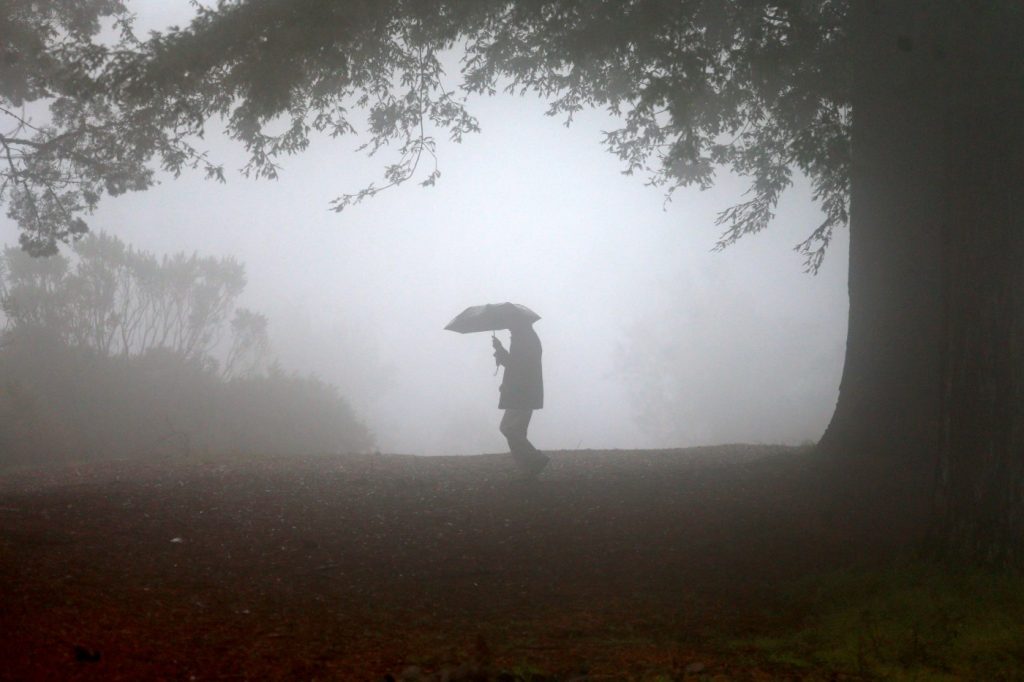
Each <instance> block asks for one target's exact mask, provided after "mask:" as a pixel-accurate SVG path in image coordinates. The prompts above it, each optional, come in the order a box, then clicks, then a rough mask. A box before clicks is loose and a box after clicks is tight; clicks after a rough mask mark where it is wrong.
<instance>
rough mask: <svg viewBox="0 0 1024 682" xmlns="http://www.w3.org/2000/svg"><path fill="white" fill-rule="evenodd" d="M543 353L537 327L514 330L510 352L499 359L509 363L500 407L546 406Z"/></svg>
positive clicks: (503, 379) (506, 364) (502, 385)
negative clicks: (542, 363) (535, 328)
mask: <svg viewBox="0 0 1024 682" xmlns="http://www.w3.org/2000/svg"><path fill="white" fill-rule="evenodd" d="M541 352H542V350H541V346H540V337H538V336H537V332H535V331H533V327H527V328H526V329H525V330H516V331H513V332H512V340H511V342H510V343H509V348H508V353H504V354H501V355H500V356H499V362H501V364H503V365H505V374H504V375H503V377H502V380H501V399H500V400H499V401H498V409H499V410H513V409H514V410H539V409H541V408H542V407H544V376H543V373H542V371H541V362H540V356H541Z"/></svg>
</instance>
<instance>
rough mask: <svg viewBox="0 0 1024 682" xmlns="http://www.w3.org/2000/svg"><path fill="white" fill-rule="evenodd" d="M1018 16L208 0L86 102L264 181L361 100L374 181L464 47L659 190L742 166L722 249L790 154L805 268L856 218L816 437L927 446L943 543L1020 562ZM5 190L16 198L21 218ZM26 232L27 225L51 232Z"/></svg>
mask: <svg viewBox="0 0 1024 682" xmlns="http://www.w3.org/2000/svg"><path fill="white" fill-rule="evenodd" d="M1021 35H1024V5H1022V4H1021V3H1020V2H1018V1H1017V0H873V1H872V0H818V1H817V2H813V1H812V2H806V1H803V0H799V1H798V0H756V1H754V2H747V1H741V0H625V1H623V0H524V1H522V2H507V1H498V0H389V1H381V2H373V3H353V2H346V1H344V0H334V1H324V0H260V1H256V0H238V1H234V2H228V1H226V0H221V2H219V3H218V4H217V6H216V7H214V8H209V9H203V8H200V9H198V11H197V17H196V19H195V20H194V22H193V23H192V24H191V25H190V26H188V27H185V28H182V29H175V30H171V31H168V32H167V33H165V34H158V35H154V36H153V37H152V38H151V39H150V40H148V41H147V42H146V43H145V44H140V45H132V46H131V50H130V51H132V52H134V54H127V51H126V53H125V54H116V55H115V54H113V53H111V52H105V53H103V56H102V58H100V59H94V60H92V61H90V62H89V63H90V64H95V65H97V66H96V68H95V69H94V70H93V71H90V72H89V76H90V80H89V88H88V89H87V90H88V92H89V93H99V94H96V95H94V96H95V97H96V98H97V104H96V107H95V109H96V110H97V111H98V112H99V113H98V114H97V115H98V116H99V118H100V119H103V118H104V117H108V116H110V115H112V114H114V113H116V112H115V109H116V110H117V111H120V112H121V113H122V115H121V117H120V118H116V117H115V118H116V120H117V121H119V124H120V122H126V123H125V125H128V126H129V127H130V128H131V130H132V131H133V134H132V135H128V136H127V137H126V140H127V141H128V142H127V144H134V146H133V147H132V153H128V152H127V151H126V150H125V148H124V144H126V143H125V142H122V140H120V139H118V140H116V141H111V143H110V148H111V149H114V150H116V152H117V153H116V154H115V156H116V157H117V158H128V159H135V158H138V157H137V156H133V154H134V153H135V151H136V150H137V151H138V154H140V155H145V154H155V153H160V154H166V151H165V150H167V149H172V150H173V149H174V148H175V147H174V145H175V144H178V143H179V142H180V140H182V139H185V138H183V137H182V135H186V136H187V135H190V134H191V135H195V134H201V133H202V132H203V130H204V126H205V125H206V124H207V122H208V121H210V120H212V119H216V118H218V117H222V118H223V119H224V120H225V122H226V125H227V129H228V132H229V134H230V135H232V136H233V137H235V138H236V139H238V140H240V141H241V142H242V143H243V144H244V145H245V146H246V148H247V150H248V151H249V153H250V163H249V165H248V166H247V169H246V171H247V172H248V173H250V174H254V175H257V176H269V177H273V176H274V175H275V174H276V173H277V170H278V166H277V164H278V162H279V157H280V156H282V155H284V154H288V153H294V152H297V151H300V150H302V149H304V148H305V147H306V146H307V145H308V143H309V139H310V138H309V136H310V134H311V133H312V132H313V131H323V132H327V133H330V134H332V135H342V134H347V133H350V132H352V131H353V130H354V124H353V123H352V120H351V119H350V116H351V112H352V111H353V110H358V109H361V110H363V111H364V112H365V113H366V117H367V121H366V132H367V133H368V135H369V141H368V142H367V145H366V149H367V150H368V151H370V152H376V151H379V150H381V149H383V148H385V147H387V146H389V145H391V144H394V145H395V146H396V147H397V152H398V156H397V160H396V161H395V162H393V163H391V164H390V165H388V166H387V167H386V169H385V186H386V185H390V184H397V183H400V182H402V181H405V180H407V179H409V178H411V177H413V176H414V174H415V172H416V171H417V169H418V167H419V164H420V162H421V161H422V160H423V159H424V158H426V159H429V158H430V157H431V156H432V155H433V154H434V152H435V145H436V142H435V138H434V135H436V134H439V132H443V133H446V134H448V135H449V136H450V137H452V138H455V139H459V138H460V137H461V136H462V135H463V134H465V133H466V132H470V131H473V130H475V129H476V127H477V126H476V122H475V121H474V120H473V118H472V116H470V115H469V114H468V112H467V111H466V110H465V108H464V105H463V100H462V99H460V97H457V96H456V95H455V94H454V93H453V91H452V89H451V88H450V87H449V86H448V85H447V84H446V83H445V80H444V74H443V69H442V68H441V56H442V55H443V54H444V53H445V52H446V51H448V50H458V51H461V52H462V53H463V55H464V59H463V61H462V62H461V69H462V79H463V82H462V87H463V89H464V90H465V91H466V92H470V93H493V92H496V91H497V90H499V89H503V88H505V89H509V90H511V91H515V92H537V93H539V94H541V95H543V96H545V97H547V98H548V99H549V101H550V102H551V108H550V113H552V114H555V115H562V116H566V117H567V118H570V119H571V117H572V115H573V114H574V113H575V112H577V111H579V110H580V109H581V108H582V107H587V106H599V107H604V108H606V109H608V110H610V111H612V112H613V113H616V114H618V115H619V116H620V117H621V119H622V126H621V127H620V128H618V129H617V130H612V131H610V132H609V133H608V134H607V137H606V144H607V145H608V147H609V149H610V150H611V151H612V152H613V153H615V154H617V155H618V156H619V157H621V158H622V159H623V161H624V163H625V164H626V170H627V171H628V172H640V173H645V174H647V177H648V179H649V181H650V182H652V183H653V184H656V185H661V186H664V187H666V189H667V190H668V191H671V190H672V189H673V188H675V187H677V186H685V185H697V186H701V187H704V186H707V185H709V184H710V183H712V182H713V180H714V174H715V172H716V170H717V169H719V168H721V167H723V166H724V167H726V168H730V169H732V170H733V171H735V172H737V173H739V174H741V175H746V176H749V177H750V178H751V192H750V194H749V195H748V198H746V199H745V200H743V201H742V202H741V203H739V204H737V205H736V206H734V207H732V208H730V209H727V210H726V211H724V212H723V213H722V215H721V217H720V220H721V223H722V225H724V226H725V232H724V234H723V236H722V239H721V242H720V244H721V245H722V246H725V245H727V244H729V243H732V242H733V241H734V240H735V239H736V238H738V237H740V236H741V235H743V234H748V233H751V232H756V231H758V230H761V229H763V228H765V227H766V226H767V225H768V224H769V222H770V221H771V219H772V217H773V213H774V207H775V206H776V204H777V202H778V199H779V197H780V195H781V193H782V192H783V191H784V189H785V188H786V187H787V186H788V185H789V184H790V182H791V175H792V172H793V170H794V169H799V170H801V171H802V172H803V173H805V174H806V175H807V177H809V178H810V180H811V182H812V185H813V187H814V190H815V195H816V197H817V198H818V199H819V201H820V202H821V206H822V208H823V210H824V215H825V218H824V220H823V222H822V223H821V224H820V225H818V226H817V227H816V228H815V229H814V230H813V231H812V232H811V234H810V235H809V237H808V239H807V240H806V241H805V242H803V243H802V244H801V245H799V246H798V250H799V251H800V252H802V253H803V254H804V255H805V257H806V258H807V264H808V267H809V268H810V269H812V270H813V269H815V268H817V267H818V266H819V265H820V263H821V257H822V254H823V253H824V247H826V246H827V245H828V243H829V240H830V239H831V236H832V234H833V230H834V229H835V228H836V227H838V226H840V225H843V224H845V223H846V222H847V221H849V223H850V229H851V233H850V240H851V245H850V252H851V253H850V287H849V289H850V323H849V338H848V344H847V353H846V363H845V369H844V374H843V379H842V384H841V387H840V396H839V402H838V404H837V406H836V411H835V414H834V416H833V419H832V422H831V424H830V426H829V429H828V431H827V432H826V434H825V436H824V438H823V440H822V443H821V446H822V448H823V449H824V450H829V451H835V452H847V453H857V454H858V455H873V454H878V455H882V456H887V457H890V458H892V459H893V460H895V461H907V462H908V465H909V462H910V461H912V460H913V459H915V458H920V457H922V456H925V457H932V456H934V455H935V454H936V453H938V454H939V456H940V461H941V467H940V471H941V483H942V486H941V491H940V492H941V495H940V499H941V504H940V509H939V510H938V513H937V517H936V518H937V522H938V525H939V526H941V528H942V531H941V533H940V536H941V538H942V541H943V543H944V544H945V545H946V546H947V547H948V548H949V549H950V550H951V551H953V552H957V553H961V554H967V555H971V556H975V557H981V558H984V559H987V560H993V561H1005V560H1014V561H1017V560H1019V558H1020V557H1021V556H1022V554H1024V495H1021V493H1020V490H1021V489H1022V488H1024V465H1022V463H1021V458H1020V453H1021V452H1022V451H1024V371H1022V368H1024V329H1022V326H1024V297H1022V296H1021V295H1020V292H1021V290H1022V281H1021V280H1022V272H1024V268H1022V265H1021V263H1024V243H1022V242H1024V230H1022V229H1021V227H1022V226H1021V218H1020V216H1021V215H1024V212H1022V211H1021V210H1020V206H1019V202H1020V201H1021V199H1020V198H1019V197H1020V196H1021V194H1020V192H1019V191H1017V190H1018V188H1019V187H1021V186H1022V185H1024V182H1022V181H1024V164H1021V163H1020V159H1021V158H1024V128H1022V127H1021V126H1020V124H1019V122H1020V120H1021V119H1022V118H1024V88H1021V87H1020V84H1021V82H1022V81H1024V51H1022V50H1021V49H1020V37H1021ZM93 74H95V76H93ZM55 92H56V93H57V101H61V100H60V97H65V98H66V99H67V101H68V102H69V104H67V105H65V106H69V107H72V108H76V107H77V108H78V110H80V109H81V107H82V106H85V105H84V104H82V103H83V102H88V101H89V100H88V99H86V98H82V97H70V98H68V95H67V94H65V93H66V90H57V89H55ZM89 106H90V107H91V106H92V105H91V104H90V105H89ZM112 120H113V119H112ZM144 124H148V125H149V126H151V128H146V127H145V125H144ZM59 125H60V126H63V129H64V130H78V129H79V128H77V127H75V126H74V125H69V124H67V123H66V122H64V121H63V120H61V121H60V122H59ZM142 130H145V131H151V130H160V131H164V136H165V139H166V140H167V141H168V142H167V145H166V146H163V147H162V146H160V145H158V144H156V143H154V142H152V137H150V132H146V133H138V132H137V131H142ZM51 137H53V138H54V139H62V138H59V137H58V135H51ZM6 144H7V145H8V147H9V146H10V142H7V143H6ZM54 147H59V145H54ZM97 149H102V146H101V147H98V148H97ZM71 152H74V150H73V149H72V150H70V151H67V152H65V150H63V149H61V150H60V152H59V153H60V154H62V156H61V158H73V156H74V155H73V154H72V153H71ZM55 153H56V152H55ZM53 158H56V157H53ZM171 158H174V157H173V155H171ZM190 158H191V157H190ZM41 162H42V163H44V165H45V163H46V162H47V161H46V159H43V160H42V161H41ZM50 165H51V166H52V165H53V162H52V161H51V162H50ZM47 167H49V166H47ZM172 168H174V165H173V164H172ZM177 168H180V164H179V165H178V166H177ZM80 172H85V171H80ZM112 175H114V176H116V175H117V174H116V173H112ZM132 177H138V175H137V174H136V175H135V176H132ZM437 177H438V176H437V172H436V169H434V170H428V171H427V173H426V177H425V178H424V179H423V180H422V182H424V183H426V184H430V183H433V182H434V181H436V179H437ZM139 184H140V185H141V184H145V183H144V182H143V183H139ZM121 186H123V185H116V184H115V189H119V188H120V187H121ZM380 189H381V188H380V187H376V186H371V187H369V188H366V189H364V190H363V191H361V192H357V193H355V194H351V195H345V196H342V197H339V199H338V200H337V202H336V204H335V208H337V209H339V210H340V209H342V208H344V207H345V206H347V205H349V204H351V203H352V202H353V201H358V200H360V199H362V198H365V197H367V196H371V195H373V194H374V193H376V192H377V191H379V190H380ZM23 204H24V202H21V203H18V202H14V203H12V204H11V206H13V207H14V209H15V212H16V214H17V215H18V217H19V219H21V220H23V222H24V220H25V216H26V215H28V214H27V213H26V212H25V210H24V209H23V208H21V207H22V205H23ZM24 224H26V225H27V226H29V227H30V226H31V223H24ZM43 234H45V235H47V238H48V239H50V240H51V241H50V242H46V241H45V239H43V240H42V241H39V240H35V241H33V238H32V236H31V233H30V237H29V239H28V243H29V244H30V245H32V244H36V243H43V244H46V243H52V241H53V240H55V239H60V238H64V237H66V236H67V235H68V234H69V231H68V230H67V229H65V230H64V232H60V231H51V232H49V233H45V232H44V233H43Z"/></svg>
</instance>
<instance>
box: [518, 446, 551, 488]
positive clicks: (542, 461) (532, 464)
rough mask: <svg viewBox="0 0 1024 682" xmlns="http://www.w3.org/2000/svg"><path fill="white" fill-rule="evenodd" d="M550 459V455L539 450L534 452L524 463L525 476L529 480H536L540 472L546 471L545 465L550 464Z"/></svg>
mask: <svg viewBox="0 0 1024 682" xmlns="http://www.w3.org/2000/svg"><path fill="white" fill-rule="evenodd" d="M550 460H551V458H550V457H548V456H547V455H545V454H544V453H543V452H540V451H539V450H538V451H537V452H535V453H533V454H532V455H530V458H529V459H528V460H527V461H526V462H524V463H523V465H522V469H523V478H524V479H525V480H528V481H533V480H536V479H537V477H538V476H540V472H542V471H544V467H546V466H547V465H548V462H549V461H550Z"/></svg>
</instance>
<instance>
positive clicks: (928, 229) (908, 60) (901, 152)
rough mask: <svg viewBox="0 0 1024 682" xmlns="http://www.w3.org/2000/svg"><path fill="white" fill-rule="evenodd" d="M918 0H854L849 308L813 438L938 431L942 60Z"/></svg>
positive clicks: (865, 439)
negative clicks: (837, 376) (830, 389)
mask: <svg viewBox="0 0 1024 682" xmlns="http://www.w3.org/2000/svg"><path fill="white" fill-rule="evenodd" d="M925 4H926V0H880V1H879V2H870V1H868V0H854V2H853V7H852V8H851V26H850V33H851V36H850V37H851V40H852V41H853V44H854V50H853V51H852V52H853V54H854V55H855V61H854V62H853V64H851V68H852V69H853V92H852V98H851V99H852V108H853V139H852V146H853V150H852V154H853V156H852V167H851V196H850V270H849V296H850V312H849V326H848V336H847V343H846V359H845V365H844V369H843V376H842V380H841V383H840V388H839V399H838V402H837V404H836V410H835V413H834V415H833V417H832V421H831V423H830V424H829V427H828V430H827V431H826V432H825V435H824V436H823V437H822V440H821V443H820V448H821V449H822V450H824V451H828V452H837V453H842V454H850V455H855V456H857V457H865V456H877V457H882V458H894V457H896V458H914V459H916V458H919V457H922V456H925V455H926V454H927V453H931V454H934V453H935V452H936V449H937V446H938V443H939V425H940V423H941V418H940V404H941V385H942V384H941V367H942V359H941V357H942V356H941V352H942V343H941V338H942V327H943V323H942V297H941V289H942V287H941V282H942V276H941V269H942V258H941V254H942V249H941V237H942V229H941V228H942V224H943V219H944V215H943V210H942V203H943V201H942V193H943V184H944V171H945V169H944V168H943V164H944V161H945V158H944V150H943V142H944V139H945V127H944V123H945V121H944V116H943V113H942V109H943V107H942V106H941V95H942V89H943V84H942V82H941V81H942V78H941V73H942V70H943V67H944V65H943V64H942V63H941V60H939V59H938V57H937V56H936V54H935V53H934V51H933V49H932V47H933V46H932V45H930V43H931V41H932V36H931V35H929V34H930V31H929V27H928V26H927V25H926V22H925V21H924V19H923V17H922V6H923V5H925Z"/></svg>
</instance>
